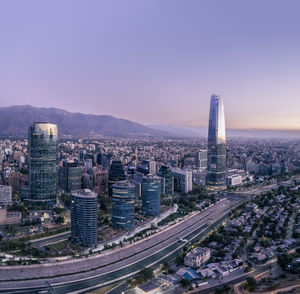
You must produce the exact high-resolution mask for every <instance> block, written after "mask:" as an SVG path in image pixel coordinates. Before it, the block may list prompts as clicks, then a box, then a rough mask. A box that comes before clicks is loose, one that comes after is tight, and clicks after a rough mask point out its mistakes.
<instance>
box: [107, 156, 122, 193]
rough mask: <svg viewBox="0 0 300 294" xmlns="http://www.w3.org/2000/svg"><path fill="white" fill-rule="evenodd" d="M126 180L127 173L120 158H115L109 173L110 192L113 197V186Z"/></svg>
mask: <svg viewBox="0 0 300 294" xmlns="http://www.w3.org/2000/svg"><path fill="white" fill-rule="evenodd" d="M125 179H126V177H125V172H124V168H123V164H122V162H121V160H120V158H114V159H113V161H112V163H111V165H110V169H109V173H108V191H109V195H110V196H112V186H113V184H115V183H117V182H119V181H124V180H125Z"/></svg>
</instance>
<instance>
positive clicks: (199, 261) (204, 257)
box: [184, 247, 210, 268]
mask: <svg viewBox="0 0 300 294" xmlns="http://www.w3.org/2000/svg"><path fill="white" fill-rule="evenodd" d="M209 259H210V250H209V249H207V248H200V247H197V248H194V249H193V250H192V251H191V252H189V253H188V254H187V255H186V256H185V257H184V264H185V265H186V266H189V267H193V268H196V267H200V266H201V265H203V264H204V263H205V262H207V261H208V260H209Z"/></svg>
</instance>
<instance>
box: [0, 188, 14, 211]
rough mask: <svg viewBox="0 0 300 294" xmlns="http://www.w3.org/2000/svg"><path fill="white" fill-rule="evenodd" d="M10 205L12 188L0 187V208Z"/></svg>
mask: <svg viewBox="0 0 300 294" xmlns="http://www.w3.org/2000/svg"><path fill="white" fill-rule="evenodd" d="M10 204H12V187H10V186H3V185H0V206H8V205H10Z"/></svg>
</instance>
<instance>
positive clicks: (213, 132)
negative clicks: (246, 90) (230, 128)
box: [206, 95, 227, 191]
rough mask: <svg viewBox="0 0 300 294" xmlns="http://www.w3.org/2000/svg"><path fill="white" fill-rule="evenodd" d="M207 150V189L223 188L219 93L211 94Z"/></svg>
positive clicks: (222, 118)
mask: <svg viewBox="0 0 300 294" xmlns="http://www.w3.org/2000/svg"><path fill="white" fill-rule="evenodd" d="M207 151H208V152H207V177H206V186H207V189H208V190H215V191H218V190H224V189H226V187H227V186H226V136H225V114H224V105H223V100H222V98H221V96H219V95H212V96H211V101H210V112H209V127H208V148H207Z"/></svg>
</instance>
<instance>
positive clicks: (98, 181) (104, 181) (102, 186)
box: [93, 168, 108, 195]
mask: <svg viewBox="0 0 300 294" xmlns="http://www.w3.org/2000/svg"><path fill="white" fill-rule="evenodd" d="M93 177H94V191H95V192H96V193H97V194H100V195H105V194H106V195H107V190H108V171H107V170H100V169H98V168H94V169H93Z"/></svg>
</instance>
